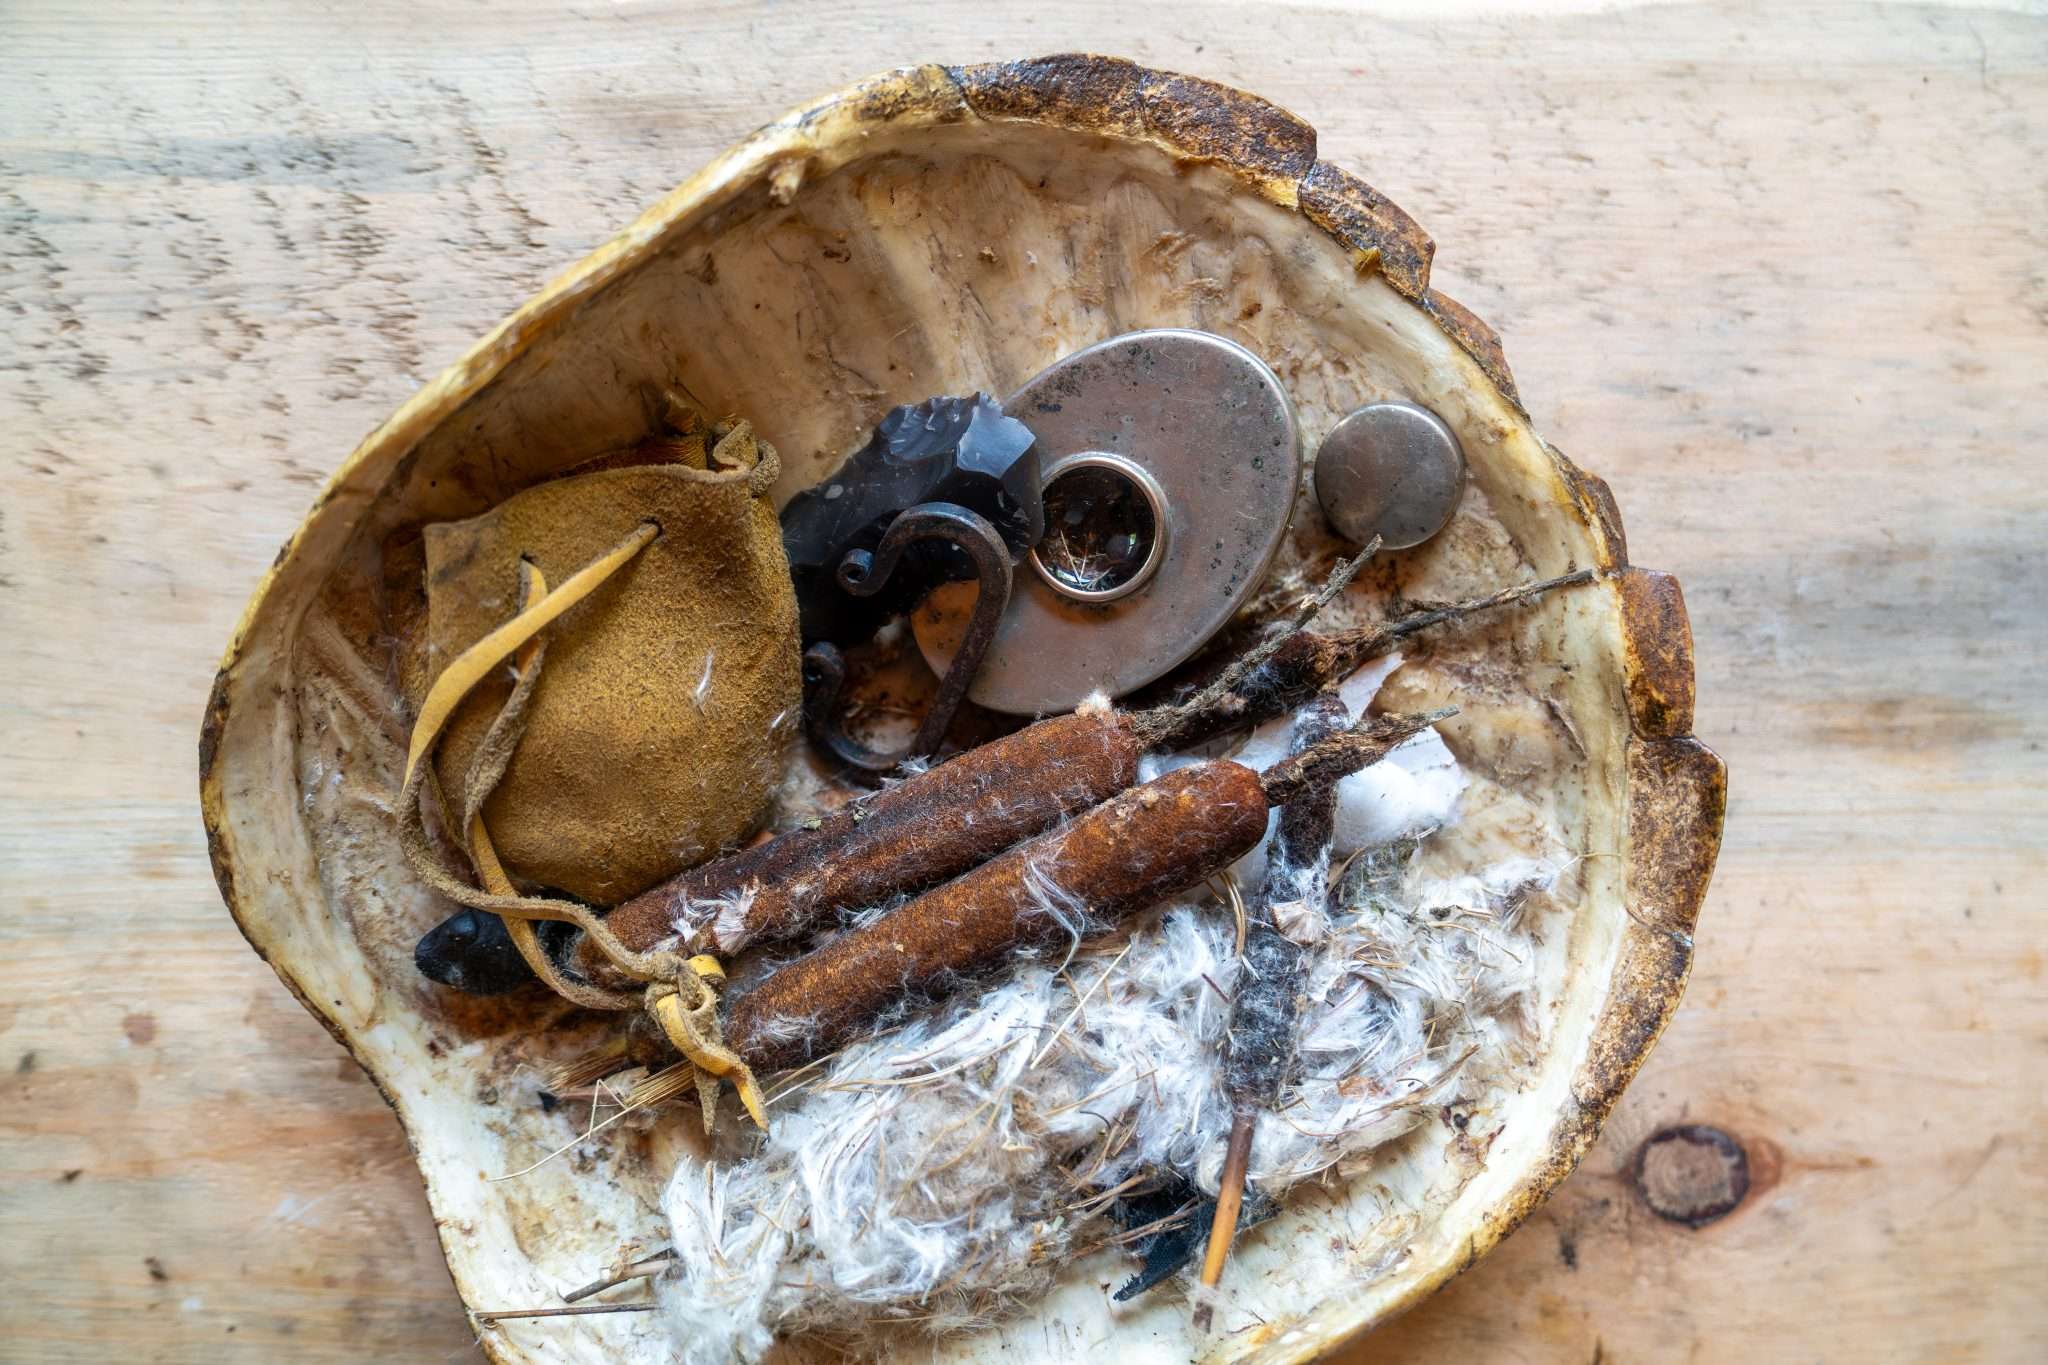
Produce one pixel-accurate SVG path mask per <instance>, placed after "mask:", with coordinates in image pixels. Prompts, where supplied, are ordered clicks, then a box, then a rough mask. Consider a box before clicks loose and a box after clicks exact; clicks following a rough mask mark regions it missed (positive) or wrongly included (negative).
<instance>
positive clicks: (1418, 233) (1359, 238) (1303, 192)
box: [1298, 161, 1505, 368]
mask: <svg viewBox="0 0 2048 1365" xmlns="http://www.w3.org/2000/svg"><path fill="white" fill-rule="evenodd" d="M1298 193H1299V195H1300V199H1301V212H1302V215H1303V216H1304V217H1306V218H1307V219H1308V220H1309V221H1310V222H1311V223H1314V224H1315V225H1316V226H1317V227H1319V228H1321V229H1322V230H1323V231H1325V232H1327V233H1329V234H1330V235H1331V236H1332V237H1335V238H1336V239H1337V240H1338V241H1340V242H1342V243H1343V244H1344V245H1345V246H1348V247H1350V248H1351V249H1352V250H1353V251H1361V252H1368V251H1369V252H1373V253H1376V254H1377V255H1378V257H1379V268H1380V273H1381V274H1382V275H1385V276H1386V277H1387V283H1389V284H1391V285H1393V286H1394V288H1396V289H1398V290H1400V291H1401V292H1402V293H1403V294H1406V295H1407V296H1408V297H1410V298H1412V299H1415V300H1417V301H1418V302H1419V301H1421V299H1422V297H1423V295H1424V294H1426V293H1427V292H1428V291H1429V263H1430V260H1431V259H1432V258H1433V257H1434V256H1435V255H1436V243H1435V242H1433V241H1431V240H1430V239H1429V234H1428V233H1426V232H1424V231H1423V230H1422V225H1421V224H1420V223H1418V222H1416V221H1415V220H1414V219H1413V218H1410V217H1409V216H1408V215H1407V214H1406V213H1403V212H1402V211H1401V209H1400V206H1399V205H1397V204H1395V203H1394V201H1393V200H1391V199H1389V198H1387V197H1386V196H1385V195H1384V194H1381V193H1380V192H1379V191H1378V190H1376V189H1374V188H1373V187H1372V186H1370V185H1368V184H1366V183H1365V182H1364V181H1363V180H1360V179H1359V178H1358V177H1357V176H1355V175H1353V174H1351V173H1350V172H1349V171H1346V170H1343V169H1341V168H1339V167H1336V166H1332V165H1331V164H1330V163H1329V162H1327V161H1318V162H1316V164H1315V165H1313V166H1311V167H1310V168H1309V172H1308V174H1307V175H1305V176H1303V177H1302V178H1301V184H1300V186H1299V189H1298ZM1460 311H1461V312H1462V311H1463V310H1462V309H1461V310H1460ZM1468 316H1469V315H1468ZM1475 320H1476V319H1475ZM1437 321H1438V325H1439V326H1441V325H1442V319H1441V318H1438V320H1437ZM1492 330H1493V329H1492V328H1488V329H1487V332H1488V335H1491V334H1492ZM1452 336H1453V337H1454V338H1455V337H1456V333H1455V332H1454V333H1452ZM1493 344H1494V347H1495V349H1498V348H1499V346H1500V340H1499V338H1498V337H1496V338H1494V343H1493ZM1466 349H1467V350H1470V347H1469V346H1468V347H1467V348H1466ZM1473 358H1474V359H1475V360H1478V361H1479V363H1480V364H1481V365H1482V366H1483V365H1484V364H1485V361H1484V359H1483V358H1482V357H1479V356H1474V357H1473ZM1503 368H1505V362H1503Z"/></svg>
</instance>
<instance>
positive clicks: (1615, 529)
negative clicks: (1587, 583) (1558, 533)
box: [1516, 403, 1628, 572]
mask: <svg viewBox="0 0 2048 1365" xmlns="http://www.w3.org/2000/svg"><path fill="white" fill-rule="evenodd" d="M1516 406H1517V407H1520V406H1521V405H1520V404H1519V403H1517V404H1516ZM1525 415H1526V413H1525ZM1543 448H1544V449H1545V450H1546V451H1548V452H1549V453H1550V458H1551V459H1552V460H1553V461H1554V462H1555V463H1556V465H1557V470H1558V473H1559V474H1560V475H1562V476H1563V478H1564V481H1565V486H1566V488H1568V489H1569V490H1570V491H1571V495H1572V502H1573V503H1574V504H1575V505H1576V506H1577V507H1578V509H1579V513H1580V515H1582V516H1584V517H1585V519H1586V521H1587V523H1588V524H1589V525H1591V526H1593V527H1595V528H1596V529H1598V530H1599V532H1600V538H1601V542H1602V545H1603V547H1604V558H1602V560H1601V561H1600V563H1599V564H1598V565H1597V566H1596V567H1598V568H1601V569H1604V570H1607V571H1609V572H1612V571H1614V570H1616V569H1624V568H1627V567H1628V533H1627V532H1626V531H1624V530H1623V529H1622V525H1621V508H1620V507H1619V506H1617V505H1616V504H1615V501H1614V490H1613V489H1611V488H1609V487H1608V486H1607V480H1605V479H1603V478H1601V477H1600V476H1599V475H1598V474H1589V473H1587V472H1586V471H1585V470H1583V469H1581V468H1579V467H1578V466H1577V465H1575V464H1573V463H1572V462H1571V459H1570V458H1569V457H1568V456H1566V455H1565V453H1564V452H1563V451H1562V450H1559V449H1558V448H1557V447H1556V446H1554V445H1552V444H1550V443H1549V442H1548V441H1545V442H1544V443H1543Z"/></svg>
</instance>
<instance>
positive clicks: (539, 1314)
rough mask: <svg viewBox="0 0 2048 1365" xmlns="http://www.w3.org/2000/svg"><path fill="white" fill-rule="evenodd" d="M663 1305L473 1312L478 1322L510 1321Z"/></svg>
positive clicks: (638, 1310)
mask: <svg viewBox="0 0 2048 1365" xmlns="http://www.w3.org/2000/svg"><path fill="white" fill-rule="evenodd" d="M660 1306H661V1305H659V1304H653V1303H579V1304H575V1305H573V1306H571V1307H566V1308H503V1309H500V1310H498V1311H497V1312H495V1313H473V1314H471V1315H470V1316H472V1317H474V1318H475V1319H476V1320H477V1321H478V1322H482V1323H492V1322H508V1321H510V1320H511V1319H513V1318H569V1317H577V1316H581V1315H583V1314H589V1313H652V1312H653V1311H654V1310H655V1309H656V1308H659V1307H660Z"/></svg>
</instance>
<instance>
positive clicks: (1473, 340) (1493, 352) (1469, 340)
mask: <svg viewBox="0 0 2048 1365" xmlns="http://www.w3.org/2000/svg"><path fill="white" fill-rule="evenodd" d="M1422 309H1423V311H1424V312H1426V313H1428V314H1429V315H1430V316H1431V317H1432V318H1435V319H1436V325H1437V326H1439V327H1441V328H1443V329H1444V333H1445V334H1446V335H1447V336H1449V337H1450V339H1451V340H1453V341H1455V342H1457V343H1458V345H1459V346H1461V347H1463V348H1464V351H1465V354H1466V355H1469V356H1471V357H1472V359H1473V361H1474V362H1476V363H1477V364H1478V366H1479V368H1480V369H1482V370H1484V371H1486V377H1487V378H1488V379H1491V380H1492V381H1493V384H1494V387H1495V388H1497V389H1499V390H1500V392H1501V397H1503V398H1505V399H1507V400H1508V401H1509V402H1510V403H1513V404H1514V405H1515V406H1516V407H1517V408H1521V406H1522V395H1521V394H1520V393H1519V392H1517V391H1516V389H1515V377H1514V375H1513V374H1511V373H1510V372H1509V371H1508V356H1507V352H1506V351H1504V350H1502V349H1501V344H1500V333H1498V332H1496V331H1494V330H1493V328H1491V327H1489V326H1487V325H1486V322H1485V320H1484V319H1483V318H1481V317H1480V316H1479V315H1478V314H1477V313H1474V312H1473V311H1472V310H1471V309H1469V308H1467V307H1466V306H1465V305H1464V304H1462V303H1459V302H1458V301H1457V300H1456V299H1454V298H1452V297H1451V296H1450V295H1449V294H1445V293H1443V292H1441V291H1439V290H1436V289H1425V290H1423V291H1422ZM1525 411H1526V410H1525Z"/></svg>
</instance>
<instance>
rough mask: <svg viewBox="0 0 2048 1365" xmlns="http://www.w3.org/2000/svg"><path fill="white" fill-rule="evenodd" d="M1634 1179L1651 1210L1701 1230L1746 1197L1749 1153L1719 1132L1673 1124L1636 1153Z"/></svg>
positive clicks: (1651, 1137)
mask: <svg viewBox="0 0 2048 1365" xmlns="http://www.w3.org/2000/svg"><path fill="white" fill-rule="evenodd" d="M1635 1179H1636V1193H1638V1194H1640V1195H1641V1196H1642V1197H1643V1202H1644V1203H1645V1204H1647V1205H1649V1206H1650V1212H1652V1213H1654V1214H1656V1215H1657V1216H1658V1217H1659V1218H1665V1219H1669V1220H1670V1221H1671V1222H1674V1223H1683V1224H1684V1225H1685V1226H1686V1227H1689V1228H1703V1227H1705V1226H1706V1225H1707V1224H1709V1223H1712V1222H1715V1221H1717V1220H1719V1219H1722V1218H1725V1217H1727V1216H1728V1215H1729V1214H1730V1213H1732V1212H1734V1211H1735V1207H1736V1206H1737V1205H1738V1204H1740V1203H1741V1202H1742V1200H1743V1197H1744V1196H1745V1195H1747V1194H1748V1193H1749V1154H1748V1153H1747V1152H1745V1151H1744V1150H1743V1148H1742V1144H1741V1143H1739V1142H1737V1141H1736V1140H1735V1139H1734V1138H1732V1137H1730V1136H1729V1135H1728V1134H1726V1133H1724V1132H1722V1131H1721V1130H1720V1129H1719V1128H1713V1127H1709V1126H1708V1125H1706V1124H1703V1123H1683V1124H1677V1125H1675V1126H1673V1127H1670V1128H1664V1129H1660V1130H1658V1131H1657V1132H1655V1133H1652V1134H1651V1135H1650V1137H1649V1138H1648V1140H1647V1141H1645V1142H1644V1143H1643V1145H1642V1146H1641V1147H1638V1148H1637V1149H1636V1161H1635Z"/></svg>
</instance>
